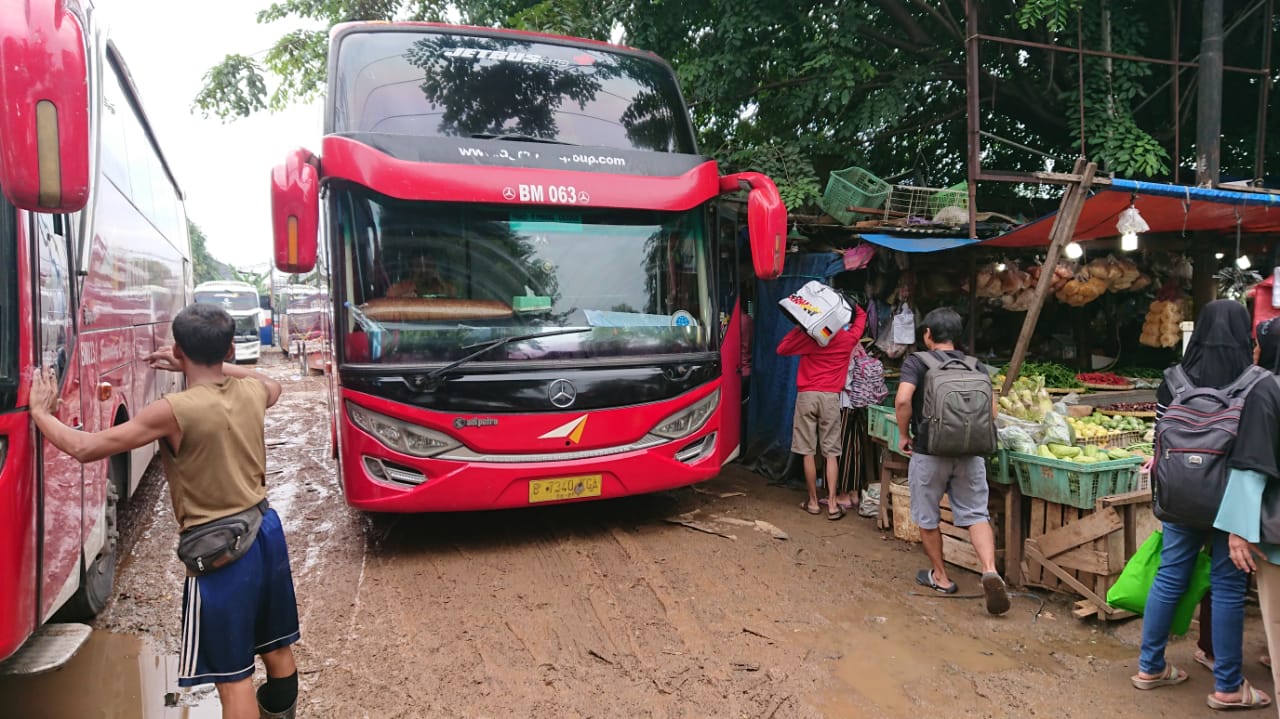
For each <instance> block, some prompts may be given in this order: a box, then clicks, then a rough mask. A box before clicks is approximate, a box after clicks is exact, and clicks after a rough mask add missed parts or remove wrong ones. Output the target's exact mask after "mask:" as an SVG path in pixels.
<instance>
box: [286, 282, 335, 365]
mask: <svg viewBox="0 0 1280 719" xmlns="http://www.w3.org/2000/svg"><path fill="white" fill-rule="evenodd" d="M328 306H329V296H328V294H327V293H326V292H325V291H324V290H322V289H320V288H319V287H312V286H310V285H286V286H285V287H283V288H282V289H281V290H280V349H281V350H282V351H283V352H284V355H285V357H289V356H291V355H292V356H296V357H297V358H298V360H299V362H300V363H301V366H302V367H303V369H304V370H305V371H311V370H323V369H324V364H325V361H326V360H327V359H328V357H327V354H328V345H327V343H326V342H325V340H326V339H327V337H328V329H329V313H328Z"/></svg>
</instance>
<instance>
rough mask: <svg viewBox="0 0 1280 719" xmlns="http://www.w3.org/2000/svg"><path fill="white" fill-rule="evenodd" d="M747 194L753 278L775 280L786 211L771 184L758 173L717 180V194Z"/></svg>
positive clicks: (784, 236)
mask: <svg viewBox="0 0 1280 719" xmlns="http://www.w3.org/2000/svg"><path fill="white" fill-rule="evenodd" d="M738 190H746V191H747V235H748V236H749V237H750V241H751V262H752V265H753V266H754V267H755V271H756V277H759V278H760V279H762V280H775V279H777V278H778V276H779V275H781V274H782V264H783V262H785V261H786V259H787V208H786V206H784V205H783V204H782V197H781V196H780V195H779V194H778V187H777V186H776V185H774V184H773V180H770V179H769V178H768V177H766V176H764V175H761V174H760V173H758V172H739V173H736V174H733V175H725V176H724V177H721V178H720V191H721V192H736V191H738Z"/></svg>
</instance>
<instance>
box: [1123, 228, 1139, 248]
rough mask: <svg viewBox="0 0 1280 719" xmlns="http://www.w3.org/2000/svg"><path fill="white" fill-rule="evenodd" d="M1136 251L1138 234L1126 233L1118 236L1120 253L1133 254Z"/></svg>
mask: <svg viewBox="0 0 1280 719" xmlns="http://www.w3.org/2000/svg"><path fill="white" fill-rule="evenodd" d="M1136 249H1138V233H1136V232H1126V233H1124V234H1123V235H1121V236H1120V250H1121V251H1122V252H1133V251H1134V250H1136Z"/></svg>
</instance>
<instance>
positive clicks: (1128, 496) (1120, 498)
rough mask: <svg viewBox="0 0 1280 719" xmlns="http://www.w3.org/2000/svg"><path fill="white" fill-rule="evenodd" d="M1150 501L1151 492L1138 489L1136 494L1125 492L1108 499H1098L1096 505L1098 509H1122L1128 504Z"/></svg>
mask: <svg viewBox="0 0 1280 719" xmlns="http://www.w3.org/2000/svg"><path fill="white" fill-rule="evenodd" d="M1150 501H1151V490H1150V489H1140V490H1138V491H1136V492H1127V493H1125V494H1113V495H1111V496H1108V497H1099V498H1098V501H1097V503H1096V504H1097V505H1098V506H1100V507H1122V506H1124V505H1128V504H1145V503H1147V502H1150Z"/></svg>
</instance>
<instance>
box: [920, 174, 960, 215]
mask: <svg viewBox="0 0 1280 719" xmlns="http://www.w3.org/2000/svg"><path fill="white" fill-rule="evenodd" d="M944 207H959V208H960V209H962V210H967V209H969V183H967V182H961V183H959V184H957V185H952V186H951V187H948V188H947V189H945V190H940V191H938V193H937V194H935V195H933V196H932V197H930V198H929V216H930V217H933V216H934V215H936V214H938V210H941V209H942V208H944Z"/></svg>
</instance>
